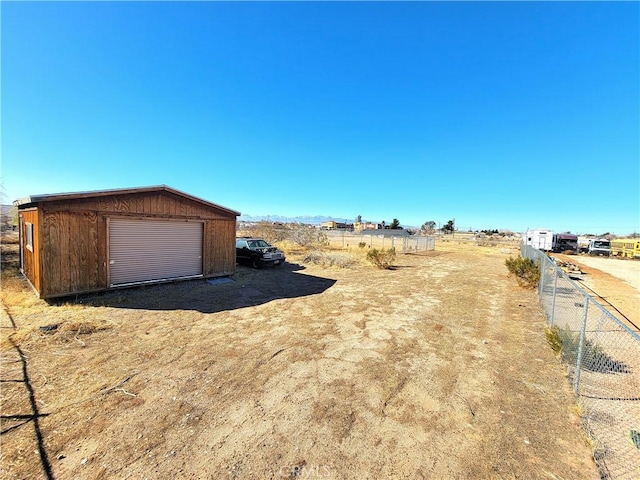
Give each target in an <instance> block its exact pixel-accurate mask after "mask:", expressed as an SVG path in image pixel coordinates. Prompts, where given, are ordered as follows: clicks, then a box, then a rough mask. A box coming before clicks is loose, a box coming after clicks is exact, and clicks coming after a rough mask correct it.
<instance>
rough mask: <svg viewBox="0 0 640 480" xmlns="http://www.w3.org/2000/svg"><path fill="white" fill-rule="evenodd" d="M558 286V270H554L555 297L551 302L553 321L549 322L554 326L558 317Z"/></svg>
mask: <svg viewBox="0 0 640 480" xmlns="http://www.w3.org/2000/svg"><path fill="white" fill-rule="evenodd" d="M557 287H558V271H557V270H554V276H553V297H552V302H551V321H550V322H549V324H550V325H551V326H552V327H553V324H554V322H555V318H556V288H557Z"/></svg>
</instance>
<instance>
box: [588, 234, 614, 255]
mask: <svg viewBox="0 0 640 480" xmlns="http://www.w3.org/2000/svg"><path fill="white" fill-rule="evenodd" d="M587 253H588V254H589V255H594V256H595V255H603V256H605V257H608V256H610V255H611V242H610V241H609V240H607V239H606V238H597V239H595V238H592V239H591V240H589V246H588V247H587Z"/></svg>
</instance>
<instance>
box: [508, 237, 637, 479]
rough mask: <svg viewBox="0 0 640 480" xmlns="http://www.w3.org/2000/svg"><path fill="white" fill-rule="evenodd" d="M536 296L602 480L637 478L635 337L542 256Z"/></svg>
mask: <svg viewBox="0 0 640 480" xmlns="http://www.w3.org/2000/svg"><path fill="white" fill-rule="evenodd" d="M521 253H522V256H523V257H524V258H530V259H533V260H535V261H537V262H538V264H539V266H540V282H539V284H538V295H539V297H540V302H541V304H542V307H543V309H544V312H545V316H546V318H547V322H548V323H549V327H550V328H549V333H548V338H549V339H550V343H553V344H555V346H556V347H557V348H558V349H559V351H560V355H561V358H562V361H563V363H565V364H566V367H567V373H568V378H569V381H570V382H571V385H572V387H573V391H574V392H575V394H576V396H577V397H578V400H579V405H580V407H581V415H582V419H583V424H584V428H585V430H586V432H587V434H588V435H589V437H590V438H591V439H592V441H593V442H594V445H593V446H594V458H595V460H596V462H597V464H598V467H599V469H600V474H601V477H602V478H603V479H639V478H640V335H639V334H638V332H636V331H634V330H633V329H632V328H631V327H630V326H628V325H627V324H625V323H624V322H623V321H622V320H619V319H618V318H616V317H615V316H614V315H613V314H611V313H610V312H609V311H607V310H606V309H605V308H604V307H603V306H602V305H600V304H599V303H598V302H596V301H595V300H594V299H593V298H592V297H591V296H590V295H589V294H587V293H586V291H585V290H584V289H582V288H581V287H580V286H579V285H578V284H577V283H576V282H574V281H573V280H572V279H571V278H569V276H567V275H566V274H565V273H564V272H563V271H562V269H560V268H559V267H558V266H557V265H556V264H555V263H554V262H553V260H552V259H551V258H549V257H548V256H547V255H546V254H544V253H543V252H541V251H539V250H537V249H535V248H533V247H531V246H529V245H524V244H523V245H521Z"/></svg>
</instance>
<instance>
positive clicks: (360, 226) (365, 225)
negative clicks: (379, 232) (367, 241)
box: [354, 222, 382, 232]
mask: <svg viewBox="0 0 640 480" xmlns="http://www.w3.org/2000/svg"><path fill="white" fill-rule="evenodd" d="M381 228H382V225H381V224H379V223H370V222H356V223H354V229H355V230H356V231H357V232H362V231H363V230H376V229H381Z"/></svg>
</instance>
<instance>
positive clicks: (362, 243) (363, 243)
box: [358, 242, 367, 248]
mask: <svg viewBox="0 0 640 480" xmlns="http://www.w3.org/2000/svg"><path fill="white" fill-rule="evenodd" d="M366 246H367V242H360V243H358V248H364V247H366Z"/></svg>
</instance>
